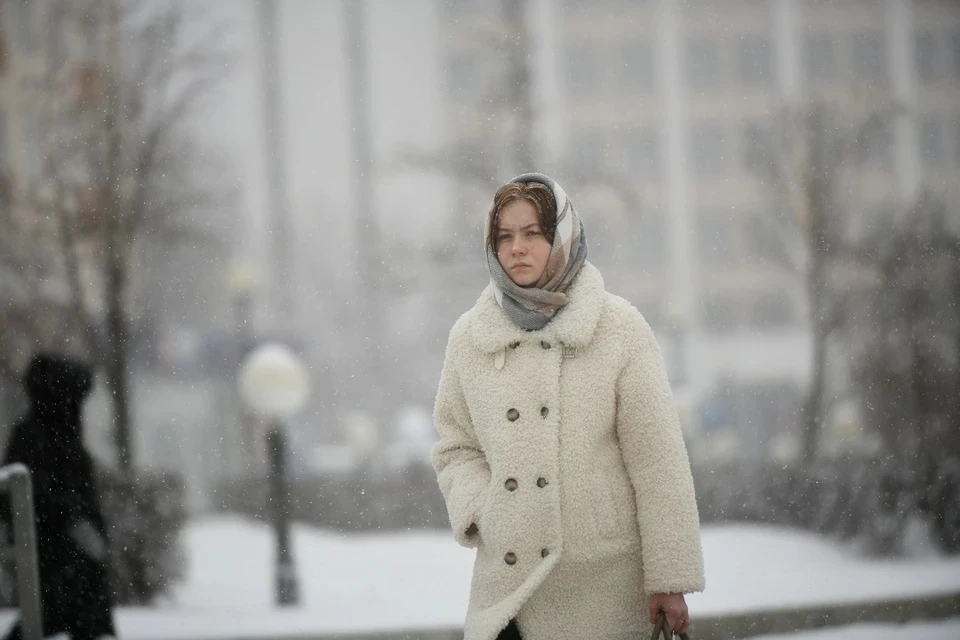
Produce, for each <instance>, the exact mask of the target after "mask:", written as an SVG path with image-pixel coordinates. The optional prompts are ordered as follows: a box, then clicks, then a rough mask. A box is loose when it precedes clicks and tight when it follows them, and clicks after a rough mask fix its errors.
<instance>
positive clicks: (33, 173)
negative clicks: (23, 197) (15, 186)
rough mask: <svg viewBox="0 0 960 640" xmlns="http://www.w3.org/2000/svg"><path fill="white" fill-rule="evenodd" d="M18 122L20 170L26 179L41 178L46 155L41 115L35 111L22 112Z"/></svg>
mask: <svg viewBox="0 0 960 640" xmlns="http://www.w3.org/2000/svg"><path fill="white" fill-rule="evenodd" d="M18 121H19V127H18V128H19V129H20V133H19V138H20V144H19V145H18V152H19V160H20V170H21V171H22V172H23V174H24V176H25V177H29V178H30V179H35V178H39V177H40V175H41V173H42V172H43V154H44V151H43V150H44V137H43V130H42V128H41V127H40V117H39V114H37V113H36V112H35V111H21V112H20V114H19V118H18Z"/></svg>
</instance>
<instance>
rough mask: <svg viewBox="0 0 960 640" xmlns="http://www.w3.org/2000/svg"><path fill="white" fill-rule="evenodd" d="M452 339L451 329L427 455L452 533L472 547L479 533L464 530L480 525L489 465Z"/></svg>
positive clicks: (487, 483) (453, 339) (474, 545)
mask: <svg viewBox="0 0 960 640" xmlns="http://www.w3.org/2000/svg"><path fill="white" fill-rule="evenodd" d="M455 343H456V338H455V336H454V332H451V337H450V342H449V343H448V345H447V353H446V356H445V358H444V363H443V370H442V371H441V373H440V386H439V389H438V390H437V399H436V404H435V406H434V413H433V419H434V424H435V425H436V428H437V433H438V435H439V441H438V442H437V443H436V444H435V445H434V447H433V450H432V451H431V455H430V458H431V461H432V463H433V468H434V470H435V471H436V472H437V481H438V483H439V484H440V490H441V492H442V493H443V497H444V500H445V501H446V503H447V513H448V515H449V516H450V525H451V526H452V527H453V536H454V538H455V539H456V541H457V542H458V543H459V544H460V545H462V546H464V547H467V548H474V547H476V546H477V544H478V542H479V537H478V536H477V535H476V534H473V535H468V534H467V530H468V529H469V528H470V525H471V524H476V525H479V523H478V521H477V520H478V516H479V509H480V507H481V504H480V503H481V500H482V497H483V495H484V492H485V490H486V488H487V486H488V485H489V483H490V467H489V465H488V464H487V459H486V457H485V456H484V453H483V449H482V448H481V447H480V443H479V442H478V440H477V436H476V433H475V432H474V429H473V423H472V422H471V420H470V412H469V410H468V409H467V403H466V399H465V398H464V395H463V389H462V387H461V386H460V379H459V376H458V374H457V371H456V366H455V364H454V358H453V351H454V348H455Z"/></svg>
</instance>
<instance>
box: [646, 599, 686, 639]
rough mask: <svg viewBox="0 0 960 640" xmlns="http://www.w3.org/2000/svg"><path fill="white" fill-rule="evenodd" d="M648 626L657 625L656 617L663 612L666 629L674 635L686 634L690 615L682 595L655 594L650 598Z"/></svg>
mask: <svg viewBox="0 0 960 640" xmlns="http://www.w3.org/2000/svg"><path fill="white" fill-rule="evenodd" d="M649 609H650V624H656V623H657V616H658V615H660V612H661V611H663V612H664V614H666V616H667V627H668V628H669V629H671V630H672V631H673V632H674V633H686V632H687V629H689V628H690V615H689V612H688V611H687V601H686V600H684V599H683V594H682V593H655V594H653V595H652V596H650V606H649Z"/></svg>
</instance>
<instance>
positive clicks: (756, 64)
mask: <svg viewBox="0 0 960 640" xmlns="http://www.w3.org/2000/svg"><path fill="white" fill-rule="evenodd" d="M738 62H739V66H740V79H741V80H742V81H743V83H744V84H749V85H762V86H766V85H769V84H770V80H771V77H772V76H773V70H772V69H771V59H770V39H769V38H766V37H762V36H745V37H743V38H741V39H740V43H739V46H738Z"/></svg>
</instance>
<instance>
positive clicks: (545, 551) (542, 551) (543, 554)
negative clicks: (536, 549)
mask: <svg viewBox="0 0 960 640" xmlns="http://www.w3.org/2000/svg"><path fill="white" fill-rule="evenodd" d="M548 555H550V549H540V557H541V558H546V557H547V556H548Z"/></svg>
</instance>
